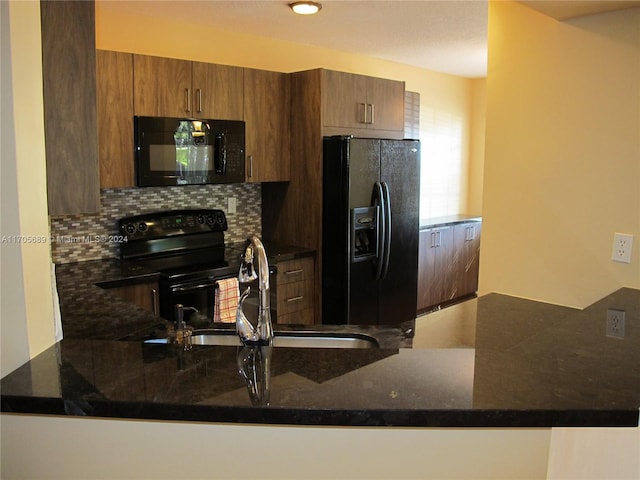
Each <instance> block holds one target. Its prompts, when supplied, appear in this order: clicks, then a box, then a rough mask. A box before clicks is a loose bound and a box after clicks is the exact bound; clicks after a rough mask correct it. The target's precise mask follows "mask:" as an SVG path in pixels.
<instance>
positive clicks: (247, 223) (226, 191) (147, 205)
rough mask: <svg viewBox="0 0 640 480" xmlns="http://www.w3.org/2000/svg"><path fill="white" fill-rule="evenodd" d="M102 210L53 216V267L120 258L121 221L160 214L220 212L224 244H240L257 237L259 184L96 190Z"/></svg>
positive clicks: (260, 203) (258, 232)
mask: <svg viewBox="0 0 640 480" xmlns="http://www.w3.org/2000/svg"><path fill="white" fill-rule="evenodd" d="M229 197H235V198H236V199H237V210H236V213H235V214H230V213H228V212H227V199H228V198H229ZM100 200H101V204H102V208H101V210H100V213H98V214H94V215H61V216H52V217H51V237H52V244H51V250H52V256H53V261H54V263H56V264H61V263H70V262H79V261H84V260H98V259H101V258H118V257H119V255H120V251H119V248H118V244H117V243H115V242H112V241H111V242H110V241H109V236H110V235H111V236H112V235H116V234H117V233H118V232H117V223H118V220H119V219H120V218H122V217H129V216H132V215H140V214H144V213H152V212H159V211H164V210H180V209H188V208H218V209H220V210H223V211H224V212H225V213H226V215H227V223H228V225H229V230H227V231H226V232H225V241H226V242H241V241H242V240H244V239H245V238H247V236H248V235H249V234H252V233H255V234H258V235H260V234H261V218H262V201H261V187H260V184H250V183H242V184H225V185H194V186H182V187H151V188H118V189H104V190H101V191H100Z"/></svg>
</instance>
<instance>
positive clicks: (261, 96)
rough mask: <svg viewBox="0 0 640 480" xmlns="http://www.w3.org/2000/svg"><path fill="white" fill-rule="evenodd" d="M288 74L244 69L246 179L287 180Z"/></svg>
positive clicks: (249, 180)
mask: <svg viewBox="0 0 640 480" xmlns="http://www.w3.org/2000/svg"><path fill="white" fill-rule="evenodd" d="M289 91H290V88H289V77H288V76H287V75H286V74H284V73H278V72H269V71H266V70H255V69H250V68H247V69H245V70H244V120H245V122H246V155H247V162H246V165H247V175H246V176H247V181H248V182H281V181H288V180H289V177H290V173H289V169H290V167H289V98H290V94H289Z"/></svg>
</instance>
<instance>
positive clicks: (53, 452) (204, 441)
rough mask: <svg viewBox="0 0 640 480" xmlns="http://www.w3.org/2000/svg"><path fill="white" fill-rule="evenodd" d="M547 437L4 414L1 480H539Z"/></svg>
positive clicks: (527, 432)
mask: <svg viewBox="0 0 640 480" xmlns="http://www.w3.org/2000/svg"><path fill="white" fill-rule="evenodd" d="M550 438H551V431H550V430H548V429H546V430H544V429H537V430H536V429H521V430H507V429H496V430H487V429H431V428H357V429H356V428H330V427H315V428H314V427H292V426H255V425H224V424H202V423H185V422H151V421H135V422H134V421H126V420H101V419H95V418H77V417H75V418H73V417H67V418H61V417H38V416H31V417H24V416H15V415H3V416H2V478H3V479H5V478H6V479H11V480H20V479H25V480H26V479H29V480H31V479H36V478H39V479H41V478H48V479H64V480H70V479H79V480H80V479H83V480H84V479H92V480H96V479H109V480H116V479H132V478H135V479H138V480H142V479H154V480H156V479H204V478H207V479H225V480H226V479H260V478H263V479H266V478H271V479H281V480H285V479H295V480H299V479H349V480H356V479H362V480H373V479H381V480H383V479H384V480H390V479H399V478H407V479H408V478H413V479H425V480H426V479H438V480H446V479H481V478H484V479H488V478H491V479H493V480H499V479H504V480H507V479H508V480H517V479H527V480H542V479H544V478H545V476H546V471H547V458H548V448H549V442H550ZM123 439H126V440H125V441H123ZM132 445H135V448H133V449H132Z"/></svg>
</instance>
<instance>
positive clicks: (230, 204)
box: [227, 197, 237, 214]
mask: <svg viewBox="0 0 640 480" xmlns="http://www.w3.org/2000/svg"><path fill="white" fill-rule="evenodd" d="M236 208H237V200H236V197H228V198H227V213H228V214H234V213H236Z"/></svg>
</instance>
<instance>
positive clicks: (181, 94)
mask: <svg viewBox="0 0 640 480" xmlns="http://www.w3.org/2000/svg"><path fill="white" fill-rule="evenodd" d="M133 69H134V75H133V79H134V81H133V89H134V92H133V98H134V112H135V114H136V115H138V116H146V117H184V116H192V115H193V113H194V112H193V107H192V106H191V104H192V95H193V91H192V90H193V88H192V86H191V62H189V61H187V60H176V59H175V58H164V57H150V56H147V55H134V56H133Z"/></svg>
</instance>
